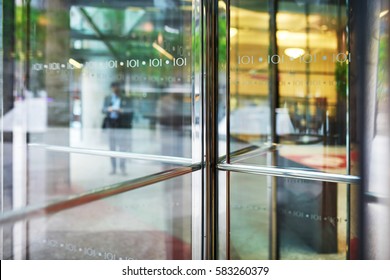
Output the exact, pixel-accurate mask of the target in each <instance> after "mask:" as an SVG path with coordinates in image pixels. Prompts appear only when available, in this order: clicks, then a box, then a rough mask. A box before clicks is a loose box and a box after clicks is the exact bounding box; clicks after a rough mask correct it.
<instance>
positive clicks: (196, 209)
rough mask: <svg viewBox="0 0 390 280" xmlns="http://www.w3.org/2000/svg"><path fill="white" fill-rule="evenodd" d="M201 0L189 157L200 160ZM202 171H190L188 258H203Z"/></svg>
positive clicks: (196, 13) (197, 0)
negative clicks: (190, 236)
mask: <svg viewBox="0 0 390 280" xmlns="http://www.w3.org/2000/svg"><path fill="white" fill-rule="evenodd" d="M201 7H202V1H201V0H194V1H193V3H192V11H193V12H192V22H193V23H192V38H193V39H192V40H193V44H192V46H193V48H192V68H191V73H192V96H191V101H192V102H191V107H192V108H191V111H192V113H191V115H192V145H191V146H192V159H193V161H194V162H201V161H202V160H203V133H202V128H203V126H202V123H203V119H202V112H201V110H202V92H203V77H202V73H203V69H202V67H203V61H204V58H203V31H202V30H203V28H202V25H203V18H202V14H203V12H202V9H201ZM202 172H203V171H200V172H195V173H192V197H191V198H192V215H191V216H192V223H191V227H192V242H191V245H192V250H191V252H192V259H193V260H200V259H202V258H203V238H202V234H203V184H202V182H203V173H202Z"/></svg>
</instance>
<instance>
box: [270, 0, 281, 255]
mask: <svg viewBox="0 0 390 280" xmlns="http://www.w3.org/2000/svg"><path fill="white" fill-rule="evenodd" d="M268 3H269V4H268V5H269V16H270V19H269V36H270V37H269V38H270V47H269V50H270V54H269V55H270V56H272V55H277V54H278V46H277V38H276V31H277V26H276V13H277V9H278V6H277V1H276V0H269V2H268ZM268 95H269V103H270V114H271V116H270V120H271V134H270V141H271V142H272V143H278V137H277V134H276V107H277V106H278V103H279V78H278V65H277V64H276V63H272V59H271V63H270V64H269V90H268ZM271 157H272V163H271V165H272V166H276V165H277V158H276V157H277V155H276V154H275V153H273V154H272V155H271ZM276 183H277V182H276V178H275V177H271V191H270V217H269V223H270V231H269V240H270V243H269V257H270V259H272V260H275V259H279V248H278V243H279V242H278V223H277V213H278V209H277V184H276Z"/></svg>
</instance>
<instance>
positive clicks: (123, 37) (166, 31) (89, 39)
mask: <svg viewBox="0 0 390 280" xmlns="http://www.w3.org/2000/svg"><path fill="white" fill-rule="evenodd" d="M71 4H72V6H71V8H70V28H71V39H72V47H73V53H76V52H77V53H78V54H79V55H80V56H86V55H87V56H96V55H103V56H104V55H114V56H118V55H126V56H128V55H130V54H134V53H137V54H140V53H143V54H146V55H148V53H151V52H153V51H154V50H153V48H152V45H153V42H154V41H156V38H157V37H158V36H164V37H165V38H170V39H173V40H175V38H178V37H179V36H180V33H181V31H182V30H181V28H182V19H183V15H184V13H191V11H192V9H191V7H192V1H190V0H142V1H137V0H135V1H134V0H131V1H130V0H122V1H119V0H117V1H115V0H114V1H101V0H99V1H95V0H87V1H84V0H83V1H77V0H72V1H71ZM94 41H95V42H94ZM110 53H111V54H110ZM115 53H116V55H115Z"/></svg>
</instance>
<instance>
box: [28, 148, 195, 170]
mask: <svg viewBox="0 0 390 280" xmlns="http://www.w3.org/2000/svg"><path fill="white" fill-rule="evenodd" d="M28 146H29V147H33V148H43V149H46V150H49V151H56V152H66V153H77V154H85V155H94V156H106V157H118V158H129V159H137V160H148V161H157V162H161V163H172V164H177V165H190V164H196V163H194V162H192V159H190V158H181V157H171V156H159V155H148V154H137V153H127V152H117V151H103V150H95V149H87V148H75V147H65V146H55V145H46V144H38V143H30V144H28Z"/></svg>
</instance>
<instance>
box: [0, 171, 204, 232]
mask: <svg viewBox="0 0 390 280" xmlns="http://www.w3.org/2000/svg"><path fill="white" fill-rule="evenodd" d="M199 169H201V165H200V164H194V165H191V166H187V167H178V168H174V169H170V170H165V171H162V172H159V173H154V174H151V175H149V176H145V177H141V178H137V179H132V180H128V181H125V182H121V183H118V184H114V185H110V186H106V187H102V188H98V189H94V190H91V191H88V192H85V193H81V194H77V195H70V196H67V197H65V198H63V199H60V200H56V201H51V202H48V203H46V204H41V205H36V206H27V207H24V208H22V209H18V210H14V211H9V212H6V213H3V214H2V215H0V225H3V224H6V223H16V222H19V221H23V220H26V219H31V218H36V217H41V216H47V215H51V214H54V213H57V212H60V211H63V210H66V209H71V208H74V207H77V206H82V205H85V204H87V203H90V202H93V201H97V200H101V199H104V198H109V197H112V196H114V195H117V194H121V193H125V192H128V191H131V190H134V189H138V188H141V187H145V186H148V185H151V184H155V183H158V182H161V181H164V180H167V179H171V178H175V177H178V176H181V175H184V174H188V173H191V172H193V171H196V170H199Z"/></svg>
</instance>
